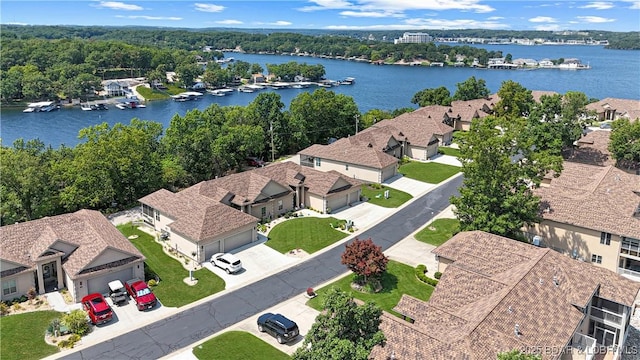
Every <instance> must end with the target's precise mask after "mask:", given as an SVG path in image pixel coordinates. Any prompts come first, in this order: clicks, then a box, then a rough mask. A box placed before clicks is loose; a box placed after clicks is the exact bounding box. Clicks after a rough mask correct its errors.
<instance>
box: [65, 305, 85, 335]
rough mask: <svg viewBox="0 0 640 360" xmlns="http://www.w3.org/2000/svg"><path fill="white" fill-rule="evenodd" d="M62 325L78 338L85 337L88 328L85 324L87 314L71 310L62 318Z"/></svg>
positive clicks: (78, 310)
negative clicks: (78, 336)
mask: <svg viewBox="0 0 640 360" xmlns="http://www.w3.org/2000/svg"><path fill="white" fill-rule="evenodd" d="M62 324H63V325H64V326H66V327H68V328H69V330H70V331H71V332H72V333H74V334H78V335H80V336H83V335H86V334H87V333H88V332H89V330H90V328H89V323H88V322H87V314H86V313H85V312H84V311H82V310H80V309H77V310H73V311H71V312H70V313H68V314H66V315H65V316H63V317H62Z"/></svg>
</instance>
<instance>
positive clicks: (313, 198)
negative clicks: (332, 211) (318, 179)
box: [304, 192, 324, 211]
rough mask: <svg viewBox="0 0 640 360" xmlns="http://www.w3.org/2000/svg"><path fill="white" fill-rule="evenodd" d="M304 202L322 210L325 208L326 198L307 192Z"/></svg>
mask: <svg viewBox="0 0 640 360" xmlns="http://www.w3.org/2000/svg"><path fill="white" fill-rule="evenodd" d="M304 204H305V205H306V206H308V207H310V208H312V209H315V210H319V211H322V209H324V198H323V197H321V196H317V195H314V194H309V193H308V192H307V193H306V199H305V200H304Z"/></svg>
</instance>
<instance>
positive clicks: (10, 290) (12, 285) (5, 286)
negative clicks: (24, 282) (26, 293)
mask: <svg viewBox="0 0 640 360" xmlns="http://www.w3.org/2000/svg"><path fill="white" fill-rule="evenodd" d="M17 292H18V288H17V287H16V280H15V279H13V280H8V281H3V282H2V295H3V296H6V295H11V294H15V293H17Z"/></svg>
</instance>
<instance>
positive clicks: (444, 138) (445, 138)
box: [436, 133, 453, 146]
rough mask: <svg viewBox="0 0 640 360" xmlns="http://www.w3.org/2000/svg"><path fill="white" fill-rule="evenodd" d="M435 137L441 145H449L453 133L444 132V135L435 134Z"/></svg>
mask: <svg viewBox="0 0 640 360" xmlns="http://www.w3.org/2000/svg"><path fill="white" fill-rule="evenodd" d="M436 138H437V139H438V141H439V144H440V145H441V146H442V145H449V144H451V140H452V138H453V133H446V134H444V135H436Z"/></svg>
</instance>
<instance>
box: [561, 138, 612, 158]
mask: <svg viewBox="0 0 640 360" xmlns="http://www.w3.org/2000/svg"><path fill="white" fill-rule="evenodd" d="M610 135H611V131H606V130H596V131H592V132H590V133H587V134H586V135H584V136H583V137H582V138H581V139H580V140H578V141H577V148H575V149H572V150H571V151H570V152H569V153H567V154H565V159H566V160H567V161H572V162H577V163H582V164H591V165H598V166H607V165H615V160H614V159H613V157H612V156H611V153H610V152H609V149H608V147H609V136H610Z"/></svg>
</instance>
